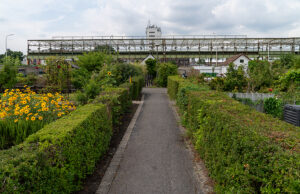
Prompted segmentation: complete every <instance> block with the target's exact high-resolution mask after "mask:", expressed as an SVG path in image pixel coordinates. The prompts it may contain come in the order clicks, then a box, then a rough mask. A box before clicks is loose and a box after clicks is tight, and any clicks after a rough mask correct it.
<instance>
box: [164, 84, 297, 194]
mask: <svg viewBox="0 0 300 194" xmlns="http://www.w3.org/2000/svg"><path fill="white" fill-rule="evenodd" d="M175 79H176V80H178V78H175ZM175 79H172V78H169V80H172V81H173V82H174V80H175ZM172 81H171V82H169V83H172ZM187 85H188V84H187ZM178 87H179V89H178ZM186 87H187V86H186ZM190 87H191V88H193V89H194V91H192V90H191V91H190V92H187V93H186V94H185V95H184V96H185V97H180V95H181V94H180V93H179V91H180V83H176V84H174V83H172V84H171V85H170V91H171V93H172V92H173V94H174V93H176V90H177V103H178V104H180V102H178V99H181V100H182V98H185V100H186V101H187V102H186V104H187V105H186V106H179V107H180V109H181V113H182V116H183V118H184V121H185V123H184V125H185V126H186V127H187V129H188V132H189V134H190V135H191V138H192V140H193V143H194V144H195V148H196V150H197V151H198V153H199V154H200V156H201V158H202V159H203V160H204V161H205V165H206V167H207V168H208V169H209V172H210V176H211V177H212V178H213V179H214V180H215V181H216V183H217V184H216V188H215V189H216V192H218V193H298V192H299V191H300V173H299V172H300V155H299V151H300V128H298V127H295V126H292V125H290V124H288V123H285V122H283V121H280V120H279V119H275V118H273V117H271V116H270V115H267V114H263V113H259V112H257V111H255V110H253V109H252V108H250V107H248V106H245V105H243V104H241V103H239V102H237V101H235V100H234V99H231V98H229V97H228V96H227V95H226V94H224V93H219V92H215V91H208V90H206V89H205V88H206V86H204V87H202V86H201V87H199V89H200V90H201V91H195V90H197V89H195V86H193V83H190ZM168 88H169V87H168ZM176 88H177V89H176ZM174 91H175V92H174Z"/></svg>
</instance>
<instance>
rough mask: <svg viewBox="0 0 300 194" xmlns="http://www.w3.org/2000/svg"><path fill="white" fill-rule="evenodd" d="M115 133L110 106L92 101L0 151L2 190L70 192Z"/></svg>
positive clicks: (92, 166)
mask: <svg viewBox="0 0 300 194" xmlns="http://www.w3.org/2000/svg"><path fill="white" fill-rule="evenodd" d="M111 135H112V123H111V117H110V116H109V114H108V112H107V107H106V106H105V105H101V104H89V105H85V106H82V107H80V108H78V109H77V110H76V111H74V112H72V113H71V114H69V115H67V116H65V117H63V118H61V119H59V120H57V121H55V122H52V123H50V124H49V125H47V126H46V127H45V128H43V129H42V130H40V131H38V132H37V133H35V134H33V135H31V136H29V137H28V138H27V139H26V140H25V142H24V143H22V144H20V145H18V146H15V147H13V148H11V149H9V150H5V151H2V152H0V158H1V160H0V192H1V193H49V192H51V193H70V192H73V191H76V190H78V189H79V188H80V187H81V181H82V180H83V179H84V178H85V177H86V175H87V174H90V173H92V172H93V169H94V167H95V163H96V162H97V160H99V158H100V157H101V156H102V155H103V154H104V153H105V152H106V150H107V149H108V146H109V142H110V138H111Z"/></svg>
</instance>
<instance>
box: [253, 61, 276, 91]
mask: <svg viewBox="0 0 300 194" xmlns="http://www.w3.org/2000/svg"><path fill="white" fill-rule="evenodd" d="M248 75H249V85H250V87H251V91H253V92H254V91H257V90H259V89H261V88H263V87H270V86H271V85H272V83H273V76H272V72H271V68H270V63H269V62H268V61H259V60H256V61H254V60H253V61H249V64H248Z"/></svg>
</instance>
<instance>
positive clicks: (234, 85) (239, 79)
mask: <svg viewBox="0 0 300 194" xmlns="http://www.w3.org/2000/svg"><path fill="white" fill-rule="evenodd" d="M246 84H247V81H246V77H245V72H244V67H243V66H239V67H238V68H236V67H235V65H234V64H233V63H231V64H229V67H228V69H227V73H226V78H225V80H224V88H223V89H224V91H233V90H234V89H237V90H238V91H240V92H241V91H243V89H244V87H245V86H246Z"/></svg>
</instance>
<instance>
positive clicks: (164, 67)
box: [156, 63, 178, 87]
mask: <svg viewBox="0 0 300 194" xmlns="http://www.w3.org/2000/svg"><path fill="white" fill-rule="evenodd" d="M177 74H178V72H177V65H174V64H172V63H161V64H159V65H158V70H157V78H156V83H157V84H158V85H159V86H161V87H167V84H168V76H171V75H177Z"/></svg>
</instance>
